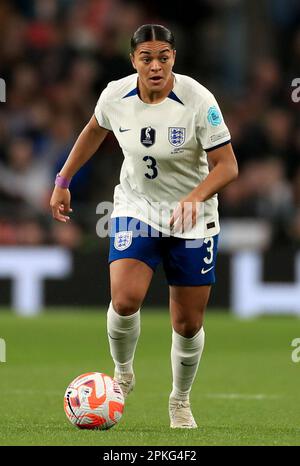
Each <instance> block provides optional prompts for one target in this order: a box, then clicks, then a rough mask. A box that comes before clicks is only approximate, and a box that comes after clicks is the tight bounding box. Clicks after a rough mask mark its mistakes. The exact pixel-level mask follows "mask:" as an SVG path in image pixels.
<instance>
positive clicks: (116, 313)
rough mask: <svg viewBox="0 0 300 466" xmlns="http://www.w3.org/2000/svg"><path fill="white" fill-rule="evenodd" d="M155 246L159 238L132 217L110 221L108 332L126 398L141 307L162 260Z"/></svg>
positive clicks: (117, 375) (131, 382)
mask: <svg viewBox="0 0 300 466" xmlns="http://www.w3.org/2000/svg"><path fill="white" fill-rule="evenodd" d="M158 246H159V243H158V238H157V237H153V236H152V235H151V228H150V227H149V226H148V225H147V224H145V223H144V222H141V221H140V220H137V219H135V218H132V217H118V218H115V219H112V225H111V240H110V252H109V263H110V284H111V303H110V306H109V310H108V314H107V331H108V340H109V346H110V352H111V355H112V357H113V360H114V362H115V378H116V379H117V380H118V382H119V383H120V385H121V388H122V390H123V393H124V394H125V396H126V395H127V394H128V393H129V392H130V391H131V390H132V388H133V386H134V373H133V367H132V366H133V358H134V353H135V348H136V345H137V341H138V338H139V334H140V307H141V305H142V303H143V300H144V297H145V295H146V293H147V290H148V287H149V285H150V282H151V279H152V276H153V272H154V271H155V269H156V266H157V265H158V263H159V262H160V260H161V258H160V251H159V247H158Z"/></svg>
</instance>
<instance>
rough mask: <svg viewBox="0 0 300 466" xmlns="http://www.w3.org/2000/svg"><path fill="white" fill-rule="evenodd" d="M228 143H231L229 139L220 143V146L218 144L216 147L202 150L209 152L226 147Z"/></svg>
mask: <svg viewBox="0 0 300 466" xmlns="http://www.w3.org/2000/svg"><path fill="white" fill-rule="evenodd" d="M230 143H231V139H229V141H225V142H221V144H218V145H217V146H214V147H209V148H208V149H203V150H205V152H210V151H212V150H215V149H219V147H223V146H226V144H230Z"/></svg>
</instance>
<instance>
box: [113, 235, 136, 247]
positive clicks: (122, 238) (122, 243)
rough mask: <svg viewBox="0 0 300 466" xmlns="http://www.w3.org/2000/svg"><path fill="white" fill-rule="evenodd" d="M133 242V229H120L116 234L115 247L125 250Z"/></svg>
mask: <svg viewBox="0 0 300 466" xmlns="http://www.w3.org/2000/svg"><path fill="white" fill-rule="evenodd" d="M131 243H132V231H119V232H118V233H116V236H115V243H114V245H115V248H116V249H117V250H118V251H124V249H127V248H129V246H130V245H131Z"/></svg>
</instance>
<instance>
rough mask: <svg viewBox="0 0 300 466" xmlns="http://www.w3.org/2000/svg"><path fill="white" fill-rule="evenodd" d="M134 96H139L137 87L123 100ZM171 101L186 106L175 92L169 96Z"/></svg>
mask: <svg viewBox="0 0 300 466" xmlns="http://www.w3.org/2000/svg"><path fill="white" fill-rule="evenodd" d="M134 95H138V88H137V87H135V88H134V89H132V90H131V91H130V92H128V94H126V95H124V96H123V97H122V98H123V99H125V97H132V96H134ZM168 97H169V99H172V100H175V102H179V103H180V104H182V105H184V103H183V102H182V101H181V100H180V99H179V97H177V95H176V94H175V92H173V91H171V92H170V94H169V95H168Z"/></svg>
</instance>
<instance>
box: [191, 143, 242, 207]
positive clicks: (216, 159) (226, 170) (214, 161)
mask: <svg viewBox="0 0 300 466" xmlns="http://www.w3.org/2000/svg"><path fill="white" fill-rule="evenodd" d="M207 157H208V160H209V162H210V165H211V167H212V169H211V171H210V172H209V174H208V176H207V177H206V178H205V180H204V181H202V183H200V184H199V185H198V186H197V187H196V188H195V189H194V190H193V191H192V192H191V193H190V195H191V197H192V198H195V200H197V201H198V202H204V201H206V200H207V199H209V198H211V197H212V196H213V195H214V194H216V193H218V192H219V191H221V189H223V188H225V186H227V185H228V184H229V183H231V182H232V181H233V180H235V179H236V178H237V176H238V172H239V170H238V164H237V160H236V157H235V155H234V152H233V148H232V145H231V143H230V142H229V143H228V144H225V145H224V146H222V147H219V148H217V149H214V150H210V151H209V152H208V153H207Z"/></svg>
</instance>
